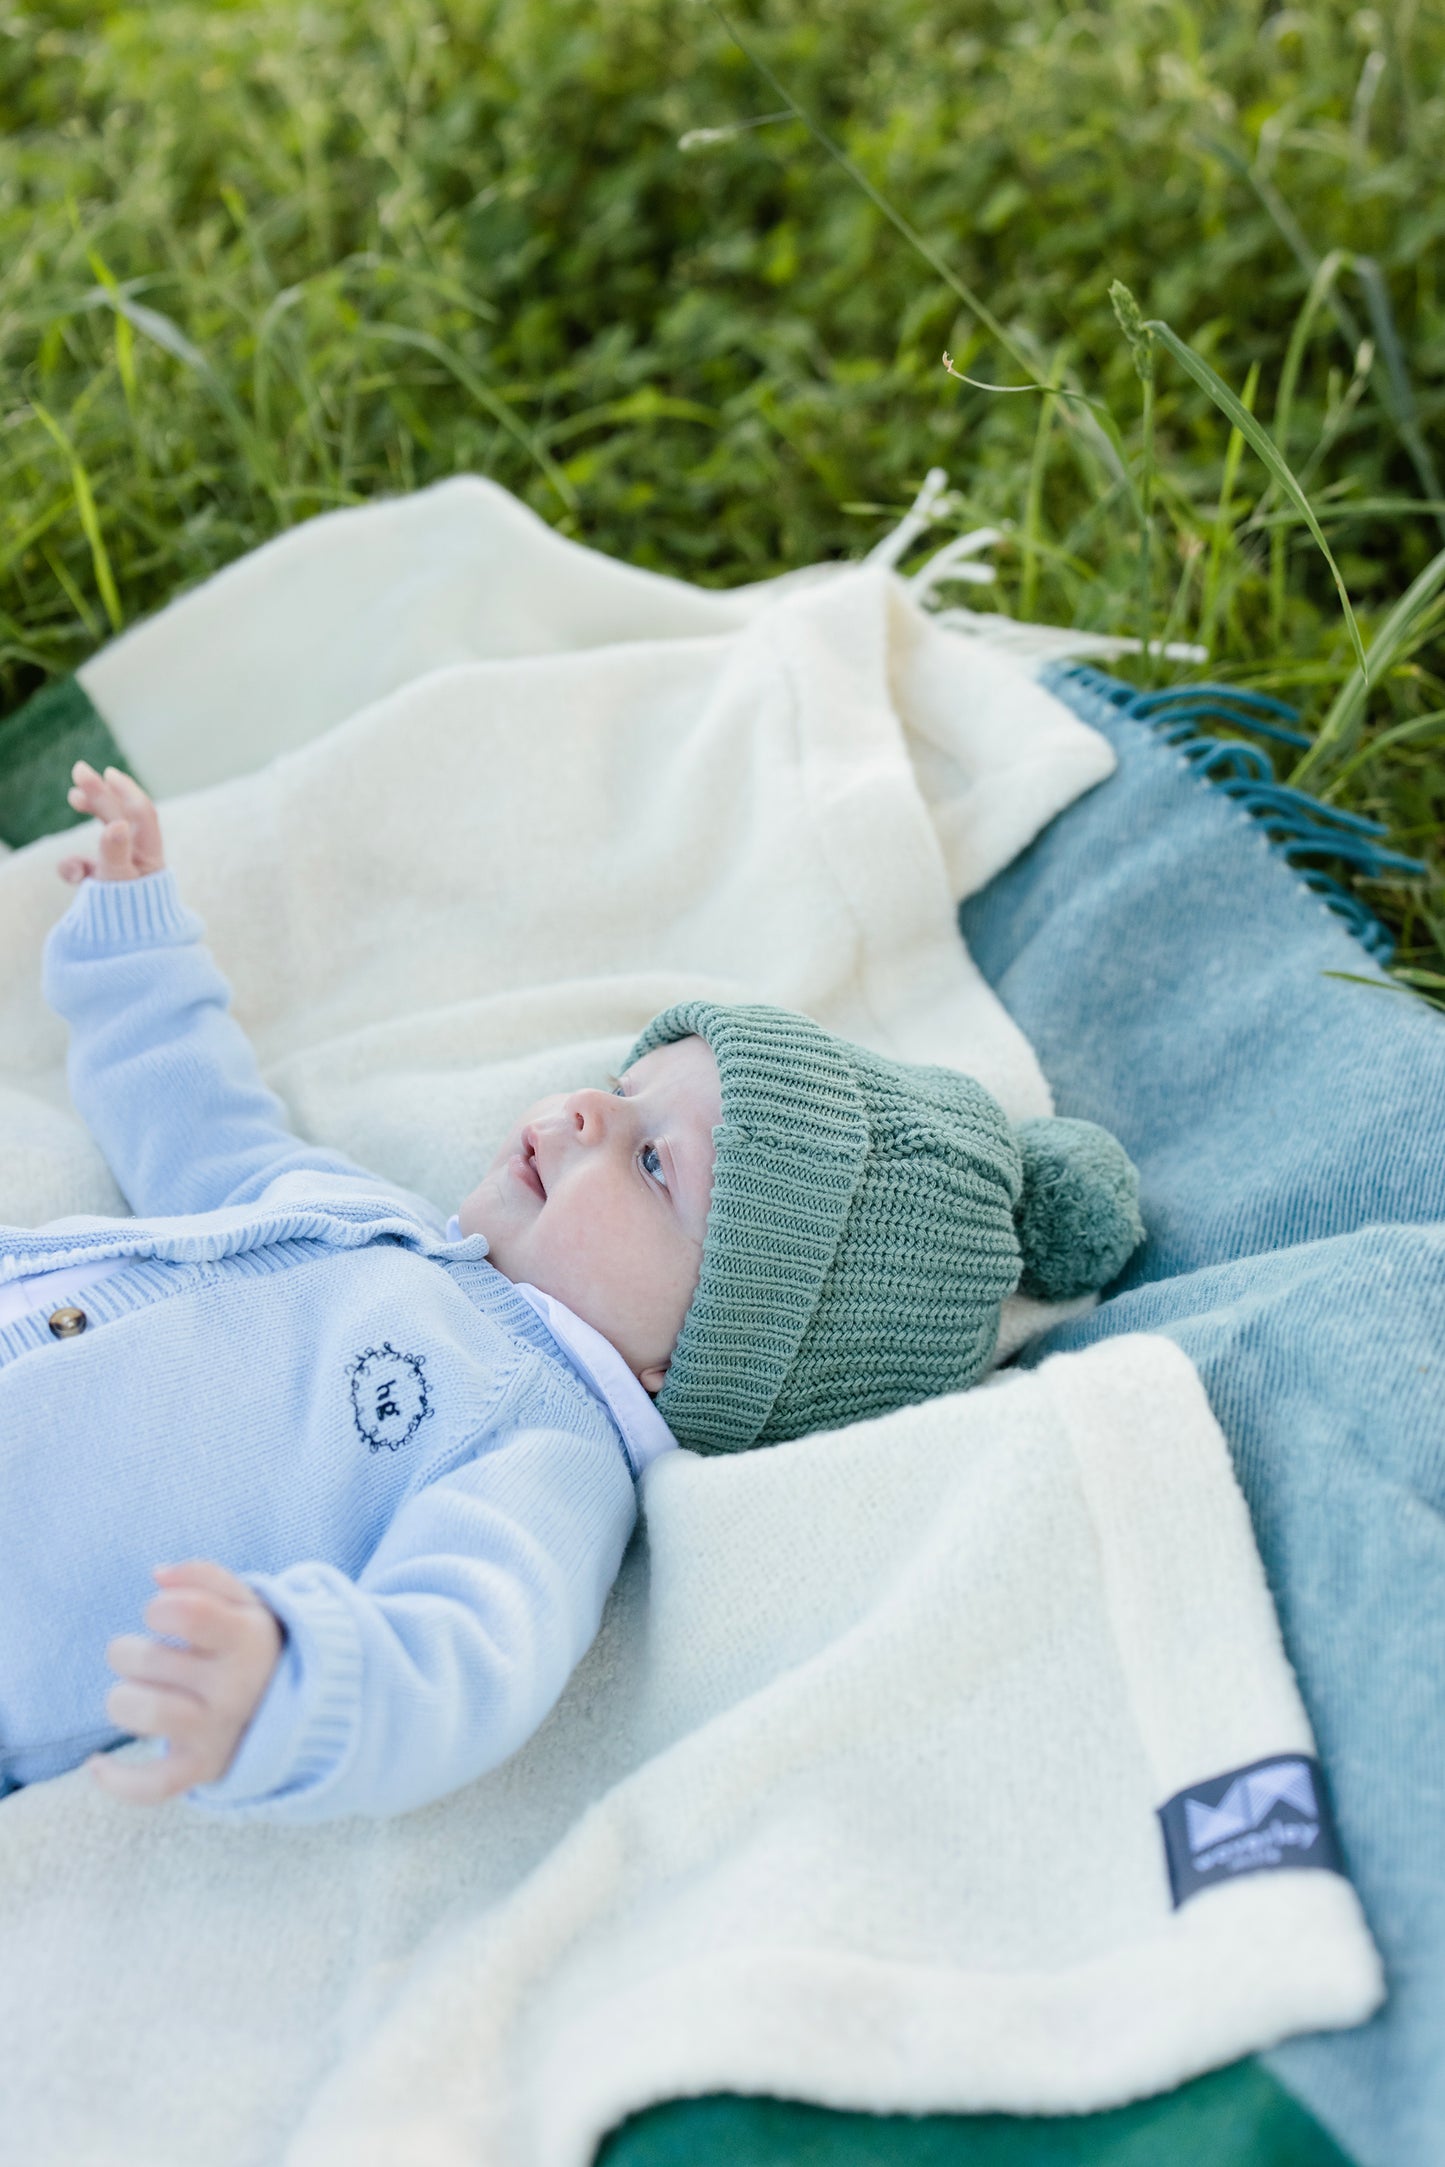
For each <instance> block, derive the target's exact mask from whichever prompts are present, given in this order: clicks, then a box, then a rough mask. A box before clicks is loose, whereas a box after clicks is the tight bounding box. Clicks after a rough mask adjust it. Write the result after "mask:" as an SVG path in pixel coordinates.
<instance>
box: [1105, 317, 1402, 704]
mask: <svg viewBox="0 0 1445 2167" xmlns="http://www.w3.org/2000/svg"><path fill="white" fill-rule="evenodd" d="M1145 328H1146V330H1149V331H1152V332H1153V333H1154V335H1155V337H1156V338H1157V339H1159V340H1160V341H1161V343H1162V344H1163V345H1164V346H1166V347H1167V348H1168V350H1169V352H1170V353H1171V354H1172V355H1173V356H1174V358H1175V360H1176V361H1177V362H1178V363H1179V365H1180V367H1181V368H1183V369H1185V370H1187V372H1188V374H1189V375H1190V376H1192V377H1193V378H1194V381H1195V383H1196V384H1198V386H1199V388H1200V390H1201V391H1206V392H1208V394H1209V396H1210V398H1211V399H1212V400H1213V401H1214V403H1215V405H1216V406H1217V407H1218V408H1219V410H1220V412H1221V413H1222V414H1225V415H1227V416H1228V418H1229V419H1230V421H1232V422H1233V424H1234V426H1235V427H1236V428H1237V429H1239V430H1240V431H1242V433H1243V435H1244V436H1245V438H1246V439H1247V441H1248V442H1249V444H1250V445H1251V447H1252V448H1253V449H1254V451H1256V452H1257V453H1258V455H1259V457H1260V458H1261V459H1262V460H1263V461H1264V463H1265V465H1266V467H1267V468H1268V469H1269V471H1270V473H1271V474H1272V475H1273V476H1274V478H1275V480H1276V481H1277V482H1278V483H1279V485H1280V487H1281V488H1282V489H1283V490H1284V492H1285V494H1286V495H1287V496H1288V497H1289V498H1290V500H1291V502H1292V503H1293V504H1294V505H1295V506H1296V507H1297V508H1298V509H1299V511H1300V512H1301V513H1302V514H1303V515H1304V520H1305V524H1306V526H1307V527H1308V528H1309V530H1310V533H1311V534H1312V535H1313V536H1314V538H1315V541H1316V542H1317V543H1318V544H1319V548H1320V551H1321V554H1322V555H1323V557H1324V560H1325V562H1326V564H1327V565H1328V566H1329V568H1330V577H1331V578H1332V579H1333V580H1334V583H1335V591H1336V593H1337V594H1338V595H1339V598H1340V606H1341V608H1342V609H1343V611H1344V614H1345V624H1346V627H1347V629H1348V631H1349V635H1350V644H1351V646H1352V647H1353V648H1354V650H1355V655H1356V658H1357V660H1358V662H1359V665H1360V668H1361V669H1362V670H1364V671H1365V674H1366V677H1367V678H1368V675H1369V672H1368V669H1367V668H1366V664H1365V649H1364V644H1363V642H1362V641H1361V638H1360V628H1359V625H1358V623H1357V622H1356V619H1355V612H1354V606H1353V604H1352V603H1351V601H1350V597H1349V592H1348V590H1347V588H1346V586H1345V583H1344V580H1343V579H1342V578H1341V576H1340V568H1339V566H1338V565H1337V564H1336V563H1335V557H1334V551H1333V550H1332V549H1331V548H1330V545H1329V543H1328V542H1327V541H1326V540H1325V536H1324V529H1323V528H1322V527H1321V525H1320V523H1319V521H1318V520H1317V519H1316V517H1315V515H1314V508H1313V506H1312V505H1311V503H1310V501H1309V498H1308V497H1307V496H1306V495H1305V493H1304V491H1303V490H1302V489H1301V487H1300V485H1299V483H1298V482H1297V481H1296V480H1295V477H1294V475H1293V474H1292V473H1291V471H1290V469H1289V467H1288V465H1287V464H1286V462H1285V461H1284V459H1283V458H1282V457H1281V456H1280V453H1279V451H1278V449H1277V448H1276V446H1275V444H1274V442H1273V440H1272V438H1271V437H1270V435H1269V433H1268V431H1267V430H1265V429H1264V428H1262V427H1261V426H1260V424H1259V423H1258V422H1257V421H1256V420H1255V418H1254V416H1253V415H1252V414H1250V413H1248V412H1246V410H1245V408H1244V407H1243V406H1242V405H1241V404H1240V402H1239V400H1238V398H1236V396H1235V394H1234V393H1233V392H1232V391H1231V390H1230V388H1229V386H1228V384H1226V383H1225V381H1224V378H1223V377H1222V376H1220V375H1219V374H1218V373H1217V371H1216V370H1214V369H1212V368H1211V367H1210V365H1209V363H1208V362H1207V361H1206V360H1205V359H1204V357H1203V355H1202V354H1196V353H1195V351H1194V348H1193V347H1192V346H1190V345H1188V344H1187V343H1186V342H1185V341H1184V340H1183V339H1181V338H1180V336H1179V334H1178V332H1177V331H1175V330H1173V329H1172V328H1171V326H1170V325H1168V324H1166V323H1165V322H1164V321H1163V320H1162V319H1161V318H1158V317H1155V318H1151V320H1150V321H1149V323H1148V324H1147V325H1146V326H1145Z"/></svg>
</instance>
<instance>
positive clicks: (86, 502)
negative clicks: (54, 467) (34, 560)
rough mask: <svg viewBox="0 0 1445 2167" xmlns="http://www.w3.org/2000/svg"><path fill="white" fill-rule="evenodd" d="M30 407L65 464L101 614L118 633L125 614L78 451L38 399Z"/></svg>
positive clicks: (55, 562) (55, 563)
mask: <svg viewBox="0 0 1445 2167" xmlns="http://www.w3.org/2000/svg"><path fill="white" fill-rule="evenodd" d="M30 405H31V410H32V412H33V413H34V415H35V417H36V419H37V421H39V422H41V423H42V424H43V426H44V427H45V428H46V429H47V430H48V431H49V433H50V435H51V436H52V437H53V438H54V439H55V442H56V443H57V444H58V445H59V447H60V449H61V451H62V453H63V454H64V456H65V458H66V460H67V461H68V462H69V465H70V487H71V491H72V493H73V495H74V498H75V509H76V511H77V512H78V513H79V515H80V524H81V529H82V531H83V533H84V535H85V539H86V541H87V542H88V543H89V545H90V561H91V564H92V566H93V568H94V571H95V584H96V586H97V587H98V588H99V590H100V599H101V601H102V602H103V603H104V605H105V614H106V616H107V617H108V618H109V619H110V628H111V630H112V632H119V631H120V629H121V627H122V625H123V624H124V623H125V613H124V611H123V610H122V609H121V606H120V595H119V593H118V592H117V589H116V584H115V574H114V573H113V572H112V570H111V564H110V553H109V551H108V550H107V549H106V546H105V536H104V535H103V534H102V533H101V529H100V514H99V512H98V511H97V510H96V508H95V497H94V494H93V492H92V490H91V486H90V476H89V474H87V472H86V470H85V466H84V464H83V462H82V460H81V457H80V454H79V452H78V451H77V450H76V448H75V446H74V445H73V444H72V443H71V441H70V438H69V437H68V436H67V435H66V433H65V431H64V430H63V429H62V428H61V426H60V423H59V422H58V421H57V420H56V419H55V416H54V415H53V414H52V413H50V412H49V410H48V409H47V408H46V407H44V406H42V405H41V403H40V401H39V400H38V399H32V400H31V402H30ZM47 557H49V552H47ZM51 566H52V570H55V571H56V576H57V577H58V578H60V579H61V585H62V586H65V587H67V591H71V590H70V589H69V584H68V581H67V580H66V579H65V578H63V577H61V574H60V572H59V570H58V560H53V559H52V560H51ZM82 615H83V616H87V617H88V612H86V611H85V610H84V609H82ZM93 636H94V635H93V634H92V637H93Z"/></svg>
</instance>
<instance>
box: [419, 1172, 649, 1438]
mask: <svg viewBox="0 0 1445 2167" xmlns="http://www.w3.org/2000/svg"><path fill="white" fill-rule="evenodd" d="M462 1238H463V1236H462V1230H461V1227H460V1226H459V1224H458V1222H457V1219H456V1216H455V1214H453V1216H452V1218H451V1219H449V1220H448V1222H447V1239H448V1240H449V1241H461V1240H462ZM512 1290H513V1292H514V1293H516V1294H520V1295H521V1297H522V1299H523V1301H524V1302H526V1303H527V1305H528V1306H529V1308H531V1309H534V1310H535V1311H536V1312H537V1315H538V1316H539V1317H540V1318H541V1320H542V1322H543V1323H544V1324H545V1325H546V1327H547V1329H548V1331H549V1332H550V1333H551V1334H552V1337H553V1338H554V1339H555V1340H556V1342H557V1344H558V1346H559V1347H560V1348H561V1349H562V1352H563V1353H564V1354H565V1355H566V1357H567V1359H568V1361H569V1362H570V1363H571V1365H572V1367H573V1369H575V1370H576V1371H577V1373H578V1375H579V1376H580V1377H581V1379H582V1381H583V1383H584V1384H588V1385H590V1386H591V1388H592V1390H593V1391H594V1392H595V1393H596V1394H597V1396H598V1398H599V1399H600V1400H602V1401H603V1402H604V1403H605V1405H606V1406H607V1408H608V1410H609V1411H610V1413H611V1415H612V1418H613V1420H614V1421H615V1422H616V1424H617V1427H618V1428H619V1430H621V1432H622V1441H623V1445H624V1447H625V1449H626V1452H627V1459H628V1464H629V1465H630V1467H631V1469H632V1472H633V1475H634V1477H636V1476H640V1475H641V1473H642V1471H643V1469H644V1468H645V1467H646V1466H648V1465H649V1463H650V1462H651V1461H653V1460H655V1459H656V1458H657V1457H658V1456H659V1454H660V1453H663V1452H675V1451H677V1450H678V1443H677V1439H676V1438H675V1437H674V1436H673V1434H672V1431H671V1430H670V1429H669V1428H668V1426H667V1424H666V1423H665V1422H664V1421H663V1419H662V1416H661V1415H660V1414H659V1413H658V1411H657V1402H656V1401H655V1400H654V1399H653V1397H652V1395H651V1393H650V1392H647V1391H644V1389H643V1387H642V1385H641V1384H640V1383H639V1381H638V1379H637V1378H636V1377H634V1376H633V1374H632V1371H631V1370H630V1369H629V1368H628V1367H627V1364H626V1363H625V1362H624V1361H623V1359H622V1357H621V1355H620V1354H619V1353H618V1352H617V1349H616V1348H615V1347H614V1346H613V1344H612V1342H611V1340H610V1339H604V1338H603V1336H602V1334H601V1333H600V1332H599V1331H598V1330H597V1329H596V1327H595V1326H594V1325H591V1324H588V1323H587V1322H586V1320H585V1318H582V1317H579V1316H578V1315H577V1313H576V1311H575V1310H571V1309H569V1308H568V1307H567V1304H566V1303H565V1302H559V1301H558V1299H557V1297H556V1295H555V1294H544V1293H543V1292H542V1290H541V1288H540V1287H533V1286H529V1285H528V1284H527V1282H526V1281H525V1280H514V1281H513V1282H512Z"/></svg>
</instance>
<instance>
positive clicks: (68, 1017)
mask: <svg viewBox="0 0 1445 2167" xmlns="http://www.w3.org/2000/svg"><path fill="white" fill-rule="evenodd" d="M204 931H205V928H204V926H203V925H202V923H201V920H200V919H199V918H198V917H197V916H196V914H195V913H194V911H191V910H188V909H187V908H186V907H185V905H184V904H183V903H182V902H181V900H180V896H179V893H178V891H177V889H176V885H175V880H174V876H173V875H172V874H171V873H169V872H164V871H163V872H159V873H148V874H146V875H145V877H144V878H143V879H140V880H132V881H101V880H94V879H92V880H87V881H86V882H85V883H84V884H83V886H82V887H81V888H80V890H79V892H78V893H77V895H76V897H75V900H74V902H73V903H72V904H71V906H70V909H69V910H68V911H67V912H66V914H65V916H64V917H63V918H62V919H61V920H60V921H59V923H58V924H57V925H55V926H54V927H53V928H52V929H51V933H50V936H49V939H48V940H47V941H46V944H45V964H44V979H43V983H44V988H45V997H46V999H47V1000H48V1001H49V1003H50V1005H51V1007H52V1008H54V1009H55V1010H56V1012H57V1013H58V1014H59V1015H61V1016H62V1017H64V1019H65V1021H66V1022H67V1023H68V1024H69V1025H70V1033H71V1036H70V1057H69V1077H70V1091H71V1097H72V1098H73V1100H74V1102H75V1106H76V1110H77V1112H78V1113H79V1114H80V1116H81V1118H82V1119H83V1120H84V1122H85V1124H86V1126H87V1127H88V1129H89V1130H90V1133H91V1135H92V1136H93V1137H94V1138H95V1140H96V1142H97V1144H98V1145H99V1146H100V1149H101V1150H102V1152H103V1153H104V1154H105V1158H106V1161H107V1163H108V1164H109V1166H110V1169H111V1172H112V1173H113V1174H114V1175H115V1178H116V1180H117V1182H118V1183H119V1185H120V1188H121V1190H122V1193H123V1194H124V1196H125V1198H126V1201H127V1202H128V1204H129V1205H130V1207H131V1210H132V1211H134V1212H135V1213H136V1214H137V1215H138V1216H140V1217H143V1218H146V1217H155V1216H171V1215H175V1214H180V1213H183V1212H201V1211H212V1210H216V1209H218V1208H219V1207H220V1206H222V1205H226V1204H248V1203H253V1202H254V1201H255V1200H256V1199H257V1198H258V1197H259V1196H260V1195H261V1193H262V1192H263V1190H265V1189H266V1187H267V1186H268V1185H269V1183H271V1182H272V1181H274V1180H275V1179H276V1178H277V1176H278V1175H281V1174H287V1173H292V1172H298V1171H303V1170H315V1171H320V1172H323V1173H327V1174H338V1175H358V1174H363V1171H364V1170H363V1169H362V1168H361V1167H359V1166H357V1165H356V1163H355V1162H354V1161H353V1160H351V1159H348V1158H346V1157H344V1156H343V1154H342V1153H340V1152H337V1151H331V1150H328V1149H327V1148H326V1147H324V1146H323V1145H319V1144H308V1143H305V1142H303V1141H302V1140H301V1139H300V1138H298V1137H296V1136H294V1135H293V1134H292V1133H291V1131H290V1130H289V1129H288V1128H287V1126H286V1117H285V1111H284V1109H283V1107H282V1105H281V1101H280V1100H279V1099H278V1098H277V1097H276V1095H275V1093H274V1092H272V1091H268V1090H267V1088H266V1086H265V1085H264V1084H263V1083H262V1081H261V1076H260V1072H259V1070H258V1068H257V1066H256V1057H255V1054H254V1053H253V1052H252V1050H251V1045H250V1042H249V1040H248V1039H247V1037H246V1035H245V1033H244V1032H243V1031H242V1029H241V1027H240V1025H239V1024H238V1023H237V1022H236V1020H235V1018H234V1017H233V1016H232V1015H231V1013H230V998H231V989H230V987H229V986H228V985H227V983H226V981H225V979H224V978H223V977H222V975H221V973H220V971H219V970H218V969H217V968H216V965H215V963H214V962H213V960H212V958H211V956H210V955H209V953H208V952H207V950H206V949H205V948H203V947H202V945H201V939H202V935H203V933H204ZM364 1178H366V1179H367V1180H368V1181H369V1183H370V1185H371V1186H372V1187H375V1186H376V1177H374V1176H365V1177H364Z"/></svg>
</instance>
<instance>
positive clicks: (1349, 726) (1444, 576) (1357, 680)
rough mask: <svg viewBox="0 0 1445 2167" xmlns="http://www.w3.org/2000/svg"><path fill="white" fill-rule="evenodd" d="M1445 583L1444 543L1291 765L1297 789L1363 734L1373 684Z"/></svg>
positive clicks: (1405, 643) (1392, 662)
mask: <svg viewBox="0 0 1445 2167" xmlns="http://www.w3.org/2000/svg"><path fill="white" fill-rule="evenodd" d="M1442 585H1445V549H1442V550H1440V551H1439V552H1438V553H1437V554H1436V555H1435V556H1433V557H1432V558H1431V559H1430V562H1429V563H1428V564H1427V565H1426V567H1425V569H1424V571H1423V572H1421V573H1420V574H1419V575H1418V576H1417V577H1416V578H1415V579H1414V580H1412V581H1411V583H1410V585H1409V587H1407V588H1406V590H1405V592H1404V594H1402V595H1401V597H1400V599H1399V601H1398V602H1397V603H1396V604H1395V606H1394V608H1393V609H1392V610H1391V611H1390V612H1389V614H1388V616H1386V617H1385V619H1384V620H1383V622H1382V623H1381V625H1380V628H1379V630H1378V632H1377V633H1376V634H1375V637H1374V640H1373V641H1372V643H1371V646H1370V657H1369V664H1368V666H1367V665H1366V663H1365V659H1364V657H1363V656H1361V658H1360V666H1359V668H1358V669H1356V670H1353V671H1351V673H1350V675H1349V676H1348V677H1347V678H1346V680H1345V682H1344V684H1343V685H1342V686H1341V687H1340V689H1339V692H1338V693H1337V694H1336V696H1335V700H1334V704H1333V705H1332V707H1331V708H1330V710H1329V713H1328V714H1327V715H1326V716H1325V719H1324V721H1323V722H1322V723H1321V724H1320V726H1319V729H1318V730H1317V731H1316V732H1315V741H1314V743H1313V745H1311V747H1310V749H1309V751H1308V752H1307V753H1306V754H1305V755H1304V756H1303V758H1302V759H1301V760H1300V761H1299V762H1298V763H1297V765H1296V766H1295V767H1294V768H1293V769H1292V770H1291V772H1290V775H1289V777H1288V780H1289V782H1290V784H1291V785H1292V787H1294V788H1296V789H1298V788H1300V787H1302V785H1303V783H1304V782H1305V781H1306V780H1307V779H1308V778H1309V777H1311V776H1314V775H1317V774H1318V773H1319V771H1320V769H1321V768H1323V767H1326V766H1327V765H1329V764H1330V756H1331V755H1332V754H1333V755H1334V757H1336V758H1338V757H1339V754H1340V753H1342V752H1348V751H1350V750H1351V749H1352V748H1353V746H1354V743H1355V739H1356V738H1357V736H1358V735H1359V730H1360V724H1361V721H1362V719H1363V717H1364V712H1365V702H1366V700H1367V699H1368V697H1369V694H1370V689H1371V687H1372V686H1373V685H1375V684H1378V683H1380V682H1381V681H1382V680H1383V679H1384V677H1385V676H1386V674H1387V673H1388V672H1389V671H1390V670H1391V669H1392V668H1393V667H1394V665H1395V663H1396V662H1397V661H1398V660H1399V659H1400V656H1401V653H1402V651H1403V650H1404V649H1405V648H1406V647H1407V646H1408V645H1409V644H1410V640H1411V635H1412V633H1413V632H1414V631H1415V630H1416V628H1417V626H1418V625H1419V624H1420V622H1421V620H1422V619H1423V618H1424V616H1425V614H1426V612H1427V611H1428V610H1429V609H1430V608H1431V605H1432V604H1433V603H1434V600H1435V596H1436V594H1437V592H1438V591H1439V589H1440V587H1441V586H1442Z"/></svg>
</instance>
